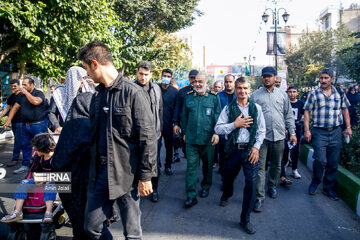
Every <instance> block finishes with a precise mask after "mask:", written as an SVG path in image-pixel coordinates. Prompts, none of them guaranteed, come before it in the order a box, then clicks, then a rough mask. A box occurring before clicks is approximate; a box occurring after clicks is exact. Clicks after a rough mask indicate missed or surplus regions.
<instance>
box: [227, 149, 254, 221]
mask: <svg viewBox="0 0 360 240" xmlns="http://www.w3.org/2000/svg"><path fill="white" fill-rule="evenodd" d="M246 153H247V150H246V149H236V150H235V151H234V152H233V153H232V154H231V155H230V156H229V157H228V158H226V159H224V161H223V163H222V170H221V175H222V181H223V196H224V197H226V198H230V197H231V196H232V195H233V191H234V180H235V178H236V176H237V175H238V174H239V172H240V169H241V166H243V171H244V176H245V187H244V193H243V202H242V212H241V216H240V220H241V221H242V222H244V223H247V222H249V221H250V213H251V211H252V209H253V207H254V201H255V194H256V184H257V175H258V169H259V165H258V162H257V163H255V164H251V163H250V162H249V161H248V160H247V156H246Z"/></svg>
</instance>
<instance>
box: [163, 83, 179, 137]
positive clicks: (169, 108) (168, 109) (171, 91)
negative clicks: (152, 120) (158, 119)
mask: <svg viewBox="0 0 360 240" xmlns="http://www.w3.org/2000/svg"><path fill="white" fill-rule="evenodd" d="M160 88H161V93H162V99H163V129H164V130H170V131H172V120H173V117H174V111H175V100H176V94H177V93H178V90H177V89H176V88H174V87H173V86H171V85H170V86H169V87H168V88H167V89H163V88H162V87H160Z"/></svg>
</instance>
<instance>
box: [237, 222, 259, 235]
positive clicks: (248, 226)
mask: <svg viewBox="0 0 360 240" xmlns="http://www.w3.org/2000/svg"><path fill="white" fill-rule="evenodd" d="M240 226H241V227H242V228H243V229H244V230H245V232H247V233H248V234H254V233H256V231H255V228H254V226H253V225H252V224H251V223H250V222H247V223H243V222H240Z"/></svg>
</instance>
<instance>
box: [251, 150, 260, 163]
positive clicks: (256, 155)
mask: <svg viewBox="0 0 360 240" xmlns="http://www.w3.org/2000/svg"><path fill="white" fill-rule="evenodd" d="M249 161H250V163H251V164H254V163H257V162H258V161H259V149H257V148H256V147H252V148H251V150H250V153H249Z"/></svg>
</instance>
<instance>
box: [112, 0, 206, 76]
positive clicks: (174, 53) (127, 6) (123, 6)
mask: <svg viewBox="0 0 360 240" xmlns="http://www.w3.org/2000/svg"><path fill="white" fill-rule="evenodd" d="M198 2H199V0H190V1H188V0H180V1H173V0H159V1H152V0H132V1H129V0H117V1H114V10H115V12H116V13H117V15H118V16H119V17H120V19H121V20H122V21H123V22H124V23H126V24H127V25H126V29H127V33H128V34H125V35H124V38H123V42H124V45H123V46H122V47H121V48H120V56H121V58H122V60H123V62H124V65H123V67H122V71H123V72H124V73H125V74H126V75H134V74H135V72H136V67H137V64H138V63H139V62H140V61H141V60H148V61H151V62H152V63H153V65H154V67H155V72H154V73H155V76H154V77H156V78H157V77H159V71H160V69H162V68H173V69H174V68H179V67H181V68H190V67H189V65H191V62H190V60H189V57H186V55H188V56H189V55H191V54H186V53H189V48H188V46H186V45H185V44H183V43H181V42H180V41H179V40H177V39H176V38H175V37H174V36H172V35H169V33H172V32H175V31H178V30H180V29H182V28H185V27H188V26H190V25H192V23H193V21H194V20H195V18H196V17H197V16H200V15H201V12H200V11H198V10H197V9H196V6H197V4H198Z"/></svg>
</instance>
